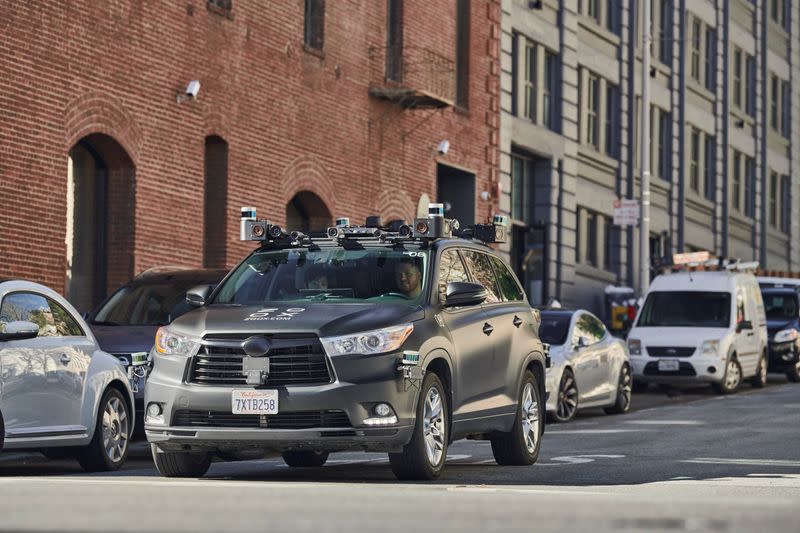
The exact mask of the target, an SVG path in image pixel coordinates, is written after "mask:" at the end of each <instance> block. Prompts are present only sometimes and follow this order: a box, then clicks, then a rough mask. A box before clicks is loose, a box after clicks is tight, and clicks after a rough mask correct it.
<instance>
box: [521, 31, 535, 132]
mask: <svg viewBox="0 0 800 533" xmlns="http://www.w3.org/2000/svg"><path fill="white" fill-rule="evenodd" d="M523 84H524V87H525V99H524V104H525V105H524V108H523V111H522V114H523V116H524V117H525V118H529V119H531V120H532V121H534V122H536V45H535V44H534V43H532V42H530V41H526V42H525V80H524V82H523Z"/></svg>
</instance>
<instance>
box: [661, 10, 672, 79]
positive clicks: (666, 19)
mask: <svg viewBox="0 0 800 533" xmlns="http://www.w3.org/2000/svg"><path fill="white" fill-rule="evenodd" d="M660 7H661V9H660V12H659V17H658V45H659V46H658V60H659V61H661V62H662V63H663V64H665V65H669V64H670V63H672V0H661V6H660Z"/></svg>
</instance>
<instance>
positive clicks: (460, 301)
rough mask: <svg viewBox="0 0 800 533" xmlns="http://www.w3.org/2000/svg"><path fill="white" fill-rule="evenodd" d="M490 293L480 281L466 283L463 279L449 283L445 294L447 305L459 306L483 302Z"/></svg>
mask: <svg viewBox="0 0 800 533" xmlns="http://www.w3.org/2000/svg"><path fill="white" fill-rule="evenodd" d="M487 296H488V293H487V292H486V289H485V288H484V286H483V285H481V284H480V283H465V282H462V281H451V282H450V283H448V284H447V292H446V294H445V299H444V306H445V307H459V306H465V305H478V304H482V303H483V302H484V300H486V297H487Z"/></svg>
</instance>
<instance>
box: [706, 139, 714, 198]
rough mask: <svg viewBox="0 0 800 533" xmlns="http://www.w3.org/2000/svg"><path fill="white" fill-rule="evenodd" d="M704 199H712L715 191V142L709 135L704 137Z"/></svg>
mask: <svg viewBox="0 0 800 533" xmlns="http://www.w3.org/2000/svg"><path fill="white" fill-rule="evenodd" d="M704 151H705V154H704V155H705V159H706V161H705V163H706V169H705V170H706V183H705V187H706V200H710V201H712V202H713V201H714V199H715V197H716V192H717V142H716V139H715V138H714V137H713V136H711V135H706V138H705V150H704Z"/></svg>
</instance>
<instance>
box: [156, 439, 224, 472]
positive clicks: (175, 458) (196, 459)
mask: <svg viewBox="0 0 800 533" xmlns="http://www.w3.org/2000/svg"><path fill="white" fill-rule="evenodd" d="M150 451H151V452H152V454H153V462H154V463H155V464H156V468H157V469H158V472H159V474H161V475H162V476H164V477H202V475H203V474H205V473H206V472H208V468H209V467H210V466H211V454H210V453H192V452H160V451H158V449H157V448H156V446H155V444H151V445H150Z"/></svg>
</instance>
